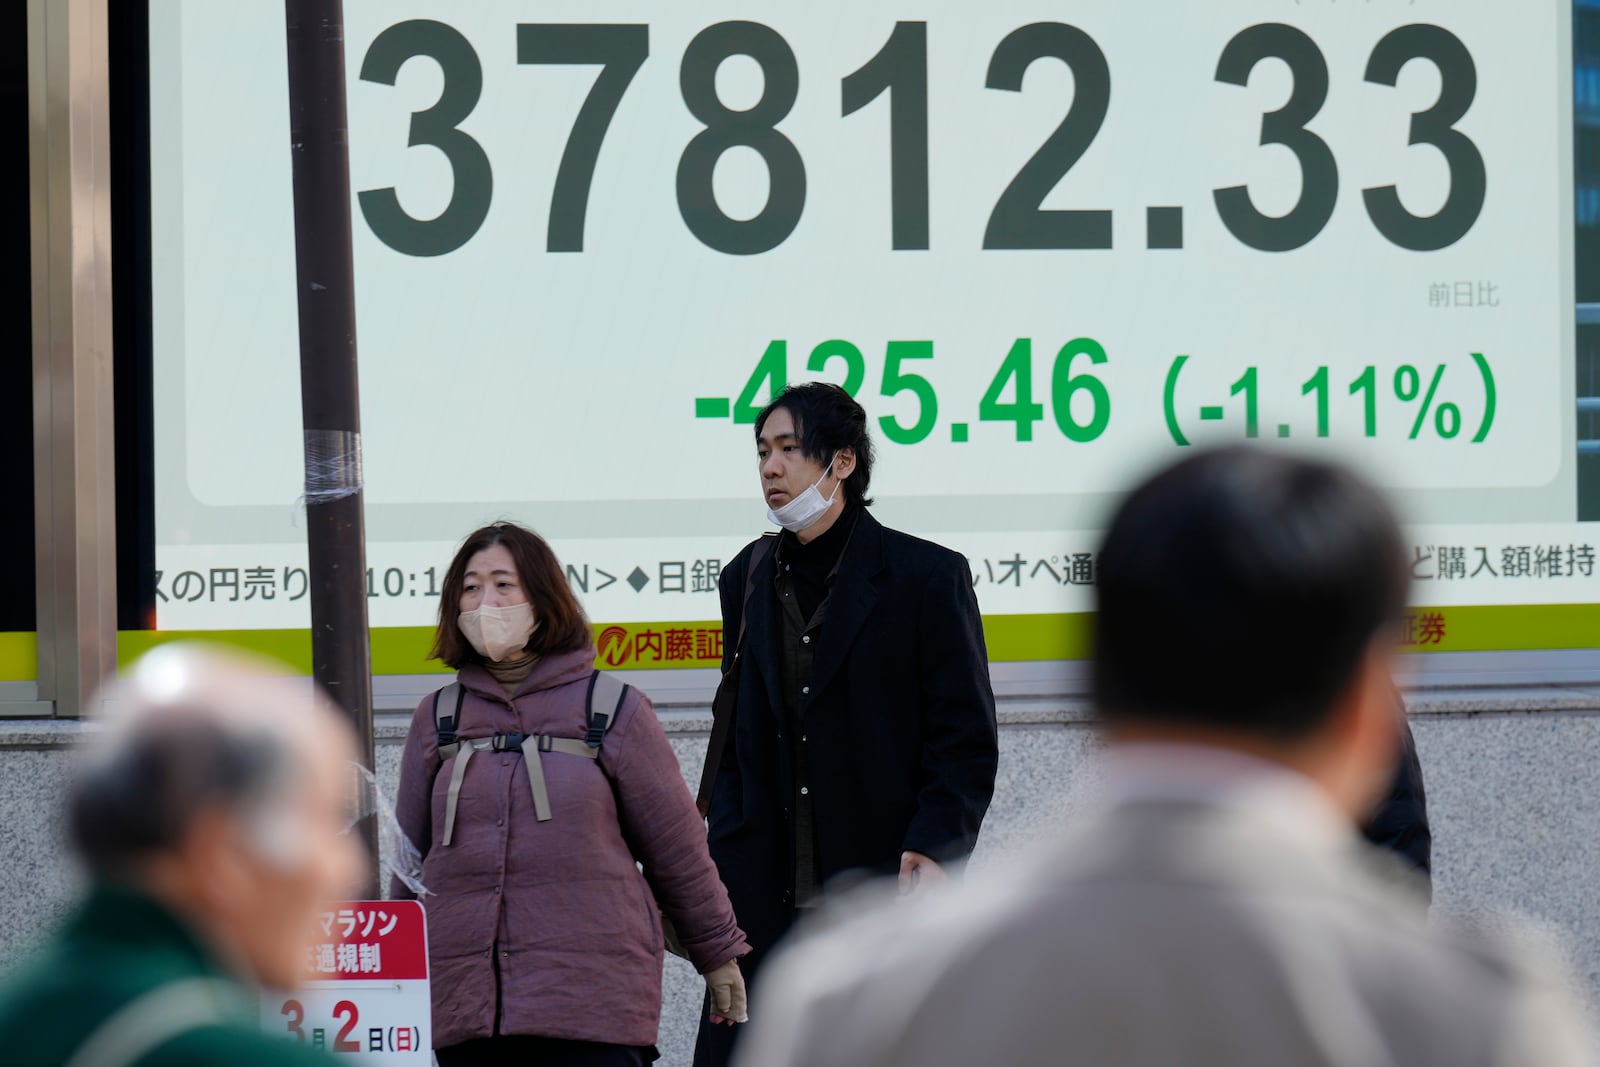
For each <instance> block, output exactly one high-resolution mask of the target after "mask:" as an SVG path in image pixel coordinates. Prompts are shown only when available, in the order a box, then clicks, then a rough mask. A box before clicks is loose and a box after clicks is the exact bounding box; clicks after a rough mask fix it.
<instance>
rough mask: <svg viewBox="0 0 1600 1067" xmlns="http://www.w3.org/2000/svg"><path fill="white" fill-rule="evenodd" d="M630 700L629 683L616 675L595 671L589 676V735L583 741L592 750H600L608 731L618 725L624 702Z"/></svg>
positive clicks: (586, 717)
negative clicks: (618, 717) (618, 716)
mask: <svg viewBox="0 0 1600 1067" xmlns="http://www.w3.org/2000/svg"><path fill="white" fill-rule="evenodd" d="M627 698H628V683H626V682H624V681H623V680H622V679H620V678H618V677H617V676H616V675H614V674H607V673H605V672H604V671H595V672H594V673H593V674H591V675H590V676H589V710H588V712H587V714H586V715H585V717H584V721H585V722H586V723H587V724H588V726H589V733H588V735H587V736H586V737H584V739H583V741H584V743H585V744H586V745H588V746H589V747H590V748H599V747H600V742H601V741H603V740H604V739H605V736H606V731H607V730H609V729H611V727H612V726H614V725H616V721H617V715H618V714H620V713H621V711H622V702H623V701H624V700H626V699H627Z"/></svg>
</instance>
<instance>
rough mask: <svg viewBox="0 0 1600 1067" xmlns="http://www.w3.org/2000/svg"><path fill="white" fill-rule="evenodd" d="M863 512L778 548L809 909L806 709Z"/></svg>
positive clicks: (815, 885) (790, 737) (798, 886)
mask: <svg viewBox="0 0 1600 1067" xmlns="http://www.w3.org/2000/svg"><path fill="white" fill-rule="evenodd" d="M860 514H861V511H860V509H859V508H855V507H847V508H846V509H845V511H844V513H843V514H842V515H840V516H839V518H838V520H837V521H836V522H835V523H834V524H833V525H832V526H830V527H829V528H828V529H827V531H825V532H824V533H823V534H821V535H820V536H818V537H816V538H814V539H813V540H812V541H811V542H810V543H809V544H801V543H800V539H799V538H797V537H795V536H794V535H793V534H791V533H788V532H785V533H783V534H782V535H781V536H779V538H778V544H777V546H776V547H775V548H774V550H773V553H774V560H775V562H776V564H777V566H776V568H775V578H774V581H775V584H776V587H777V598H776V599H777V602H778V613H779V615H780V616H781V618H780V620H779V621H780V622H781V624H782V625H781V627H780V631H779V632H780V633H781V635H782V637H781V640H782V642H783V647H782V648H781V649H780V650H779V651H780V656H779V661H780V663H781V664H782V669H783V706H784V720H785V722H784V730H785V731H786V735H785V737H784V738H781V739H780V740H784V741H786V742H787V744H788V746H789V752H790V755H791V758H792V760H793V763H792V765H793V767H794V771H795V778H794V785H795V792H794V797H793V804H792V806H791V808H790V810H791V811H793V812H794V821H793V822H792V823H791V829H792V830H793V833H794V856H795V865H794V903H795V905H796V906H797V907H802V908H803V907H808V906H812V905H815V904H816V903H817V898H818V896H819V895H820V893H821V889H822V887H821V885H820V881H821V879H820V877H819V875H818V873H817V840H816V823H815V820H814V818H813V817H812V807H811V787H810V783H809V782H808V780H807V761H806V748H805V746H806V734H805V707H806V704H807V702H808V698H809V697H810V695H811V677H812V664H813V662H814V660H815V658H816V649H817V644H818V643H819V642H820V641H821V639H822V630H823V626H824V624H825V622H826V620H827V614H828V596H829V593H830V592H831V591H832V588H833V579H834V576H835V575H836V574H837V573H838V571H839V561H840V560H842V559H843V558H844V553H845V551H846V550H847V548H848V546H849V543H850V534H851V532H852V531H853V530H854V529H855V525H856V519H857V518H858V517H860Z"/></svg>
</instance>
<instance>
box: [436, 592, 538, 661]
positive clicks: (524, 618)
mask: <svg viewBox="0 0 1600 1067" xmlns="http://www.w3.org/2000/svg"><path fill="white" fill-rule="evenodd" d="M456 625H457V626H460V627H461V633H462V634H463V635H464V636H465V637H466V639H467V640H468V641H470V642H471V643H472V647H473V648H475V649H477V650H478V655H480V656H482V657H483V658H484V659H487V660H490V661H491V662H496V663H497V662H499V661H500V660H504V659H511V658H512V657H513V656H515V655H517V654H518V653H519V652H521V651H522V649H523V646H525V645H526V644H527V643H528V638H530V637H532V636H533V631H534V630H536V629H538V627H539V624H538V622H537V621H535V620H534V617H533V605H532V604H526V603H524V604H509V605H504V606H494V607H491V606H489V605H487V604H486V605H484V606H483V607H481V608H479V609H478V610H477V611H463V612H462V613H461V614H460V616H459V617H458V618H457V619H456Z"/></svg>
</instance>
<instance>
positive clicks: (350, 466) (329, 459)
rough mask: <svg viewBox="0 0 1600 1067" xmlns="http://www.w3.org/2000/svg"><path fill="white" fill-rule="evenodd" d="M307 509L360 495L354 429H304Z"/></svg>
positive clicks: (357, 437)
mask: <svg viewBox="0 0 1600 1067" xmlns="http://www.w3.org/2000/svg"><path fill="white" fill-rule="evenodd" d="M305 441H306V493H305V497H304V500H305V502H306V505H307V506H310V505H312V504H330V503H332V502H333V501H335V500H343V499H344V498H345V497H350V496H355V495H356V494H357V493H359V492H361V488H362V477H361V434H360V433H359V432H357V431H354V430H307V431H305Z"/></svg>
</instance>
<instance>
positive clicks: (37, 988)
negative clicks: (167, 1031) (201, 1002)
mask: <svg viewBox="0 0 1600 1067" xmlns="http://www.w3.org/2000/svg"><path fill="white" fill-rule="evenodd" d="M194 979H210V980H211V981H210V982H200V983H195V982H193V981H192V980H194ZM185 980H190V982H189V985H188V987H187V988H189V989H198V990H201V991H203V992H205V993H206V994H207V996H206V999H205V1003H206V1004H207V1005H208V1006H209V1007H210V1009H211V1014H212V1016H213V1021H211V1022H209V1023H206V1022H202V1023H201V1024H200V1025H198V1026H194V1025H189V1026H186V1027H182V1028H181V1030H180V1032H178V1033H177V1034H176V1035H175V1036H171V1037H167V1038H164V1039H159V1040H157V1042H156V1043H155V1044H153V1045H152V1046H151V1047H150V1048H149V1049H148V1051H146V1052H145V1053H143V1054H140V1055H138V1056H137V1057H136V1058H135V1059H132V1060H125V1061H124V1067H202V1065H205V1067H210V1065H214V1064H230V1065H234V1067H280V1065H282V1067H328V1065H329V1064H330V1063H332V1062H334V1061H333V1060H331V1058H329V1057H327V1056H326V1055H325V1054H324V1053H321V1052H318V1051H316V1050H314V1049H311V1048H307V1047H304V1046H300V1045H296V1044H293V1043H292V1042H291V1041H290V1040H288V1039H286V1038H280V1037H277V1036H269V1035H267V1034H265V1033H263V1032H262V1031H261V1026H260V1007H259V1004H258V1003H257V1000H256V992H255V990H253V989H251V988H248V987H247V986H245V985H243V984H241V983H239V982H238V981H237V979H236V978H235V977H234V976H231V975H229V974H228V973H227V971H225V970H224V969H223V968H222V967H221V966H220V965H219V964H218V963H217V962H216V961H215V960H214V959H212V958H211V956H210V955H209V954H208V953H207V952H206V950H205V949H204V948H203V947H202V945H201V943H200V942H199V941H198V940H197V939H196V937H195V935H194V934H193V933H192V932H191V931H190V930H189V929H188V928H187V927H186V926H185V925H184V924H183V923H182V922H180V921H179V920H178V918H177V917H176V916H174V915H173V914H172V913H171V912H169V911H167V910H166V909H165V908H164V907H162V906H161V905H159V904H157V903H156V902H155V901H153V900H151V899H150V898H149V897H148V896H145V895H143V894H141V893H138V892H136V891H134V890H132V889H128V888H125V887H120V886H113V885H101V886H98V887H96V888H95V889H94V890H93V891H92V892H91V893H90V895H89V898H88V899H87V900H86V901H84V902H83V904H82V905H81V906H80V907H79V908H78V910H77V911H76V912H75V913H74V914H73V915H72V917H71V918H69V919H68V920H67V922H66V924H65V925H64V926H63V927H62V929H61V930H60V931H59V932H58V933H57V934H56V936H55V938H54V939H53V940H51V941H50V942H48V943H47V944H46V945H45V946H44V947H43V948H42V949H41V950H40V952H39V954H38V956H37V957H36V958H35V959H34V960H33V961H32V962H31V963H29V964H27V965H25V966H24V967H23V968H22V969H21V970H20V971H19V972H17V973H16V974H14V975H12V976H11V977H10V978H9V979H8V980H7V981H6V982H5V983H4V985H3V986H0V1060H3V1061H4V1062H5V1063H7V1064H15V1065H16V1067H61V1065H63V1064H66V1063H67V1062H68V1060H69V1059H70V1058H71V1057H72V1056H73V1055H75V1054H76V1053H78V1052H79V1050H80V1049H81V1048H82V1047H83V1045H84V1044H85V1042H87V1041H89V1040H90V1039H91V1038H92V1037H93V1035H94V1034H95V1032H96V1031H97V1030H98V1029H99V1028H100V1027H101V1025H102V1024H104V1023H105V1022H106V1021H107V1020H108V1019H111V1018H112V1017H113V1016H114V1015H115V1014H116V1013H117V1012H118V1011H119V1010H121V1009H122V1008H124V1007H127V1006H128V1005H129V1004H131V1003H133V1001H134V1000H135V999H136V998H139V997H141V996H144V995H145V994H148V993H151V992H152V991H154V990H157V989H162V988H165V989H168V990H169V991H170V990H172V989H173V988H174V986H173V983H181V982H184V981H185ZM146 1003H147V1004H149V1003H150V1002H146ZM161 1014H162V1013H161V1012H159V1011H155V1010H136V1011H134V1012H131V1013H129V1015H127V1016H124V1017H123V1018H124V1020H127V1019H129V1017H130V1016H133V1017H139V1018H137V1020H136V1022H135V1028H137V1027H138V1026H139V1025H144V1026H150V1025H151V1021H152V1019H153V1017H155V1016H158V1015H161ZM156 1025H157V1026H159V1025H160V1024H159V1023H157V1024H156ZM118 1043H119V1042H117V1041H115V1040H113V1041H112V1042H111V1044H113V1045H114V1044H118ZM120 1044H122V1046H123V1048H122V1049H119V1051H124V1050H125V1049H127V1048H128V1047H130V1046H131V1045H132V1044H134V1042H133V1041H132V1040H131V1039H129V1040H124V1041H122V1042H120Z"/></svg>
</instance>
